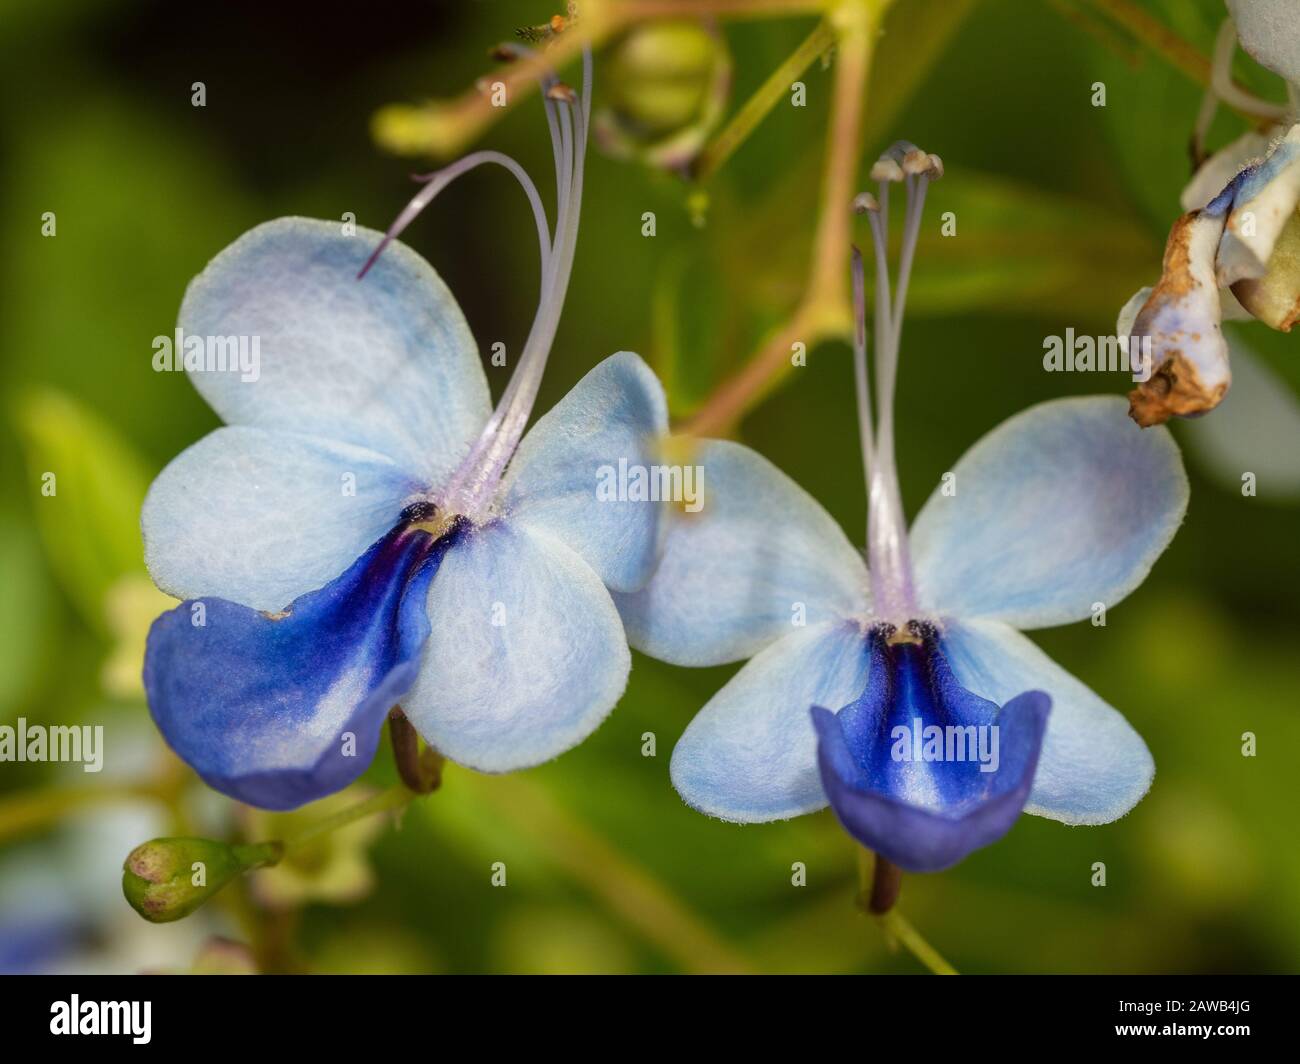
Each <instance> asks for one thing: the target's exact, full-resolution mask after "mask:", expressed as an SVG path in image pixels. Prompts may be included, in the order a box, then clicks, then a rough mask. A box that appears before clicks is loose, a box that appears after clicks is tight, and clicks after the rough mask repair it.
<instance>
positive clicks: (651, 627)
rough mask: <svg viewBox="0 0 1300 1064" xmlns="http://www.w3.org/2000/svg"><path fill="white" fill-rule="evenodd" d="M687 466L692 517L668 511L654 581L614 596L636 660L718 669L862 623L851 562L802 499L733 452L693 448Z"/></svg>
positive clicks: (863, 573)
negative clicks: (699, 484) (699, 479)
mask: <svg viewBox="0 0 1300 1064" xmlns="http://www.w3.org/2000/svg"><path fill="white" fill-rule="evenodd" d="M688 460H691V461H694V462H695V463H697V464H698V465H699V466H700V467H701V468H702V470H703V485H704V493H703V497H704V501H703V507H702V509H701V510H700V512H699V513H693V514H692V513H684V512H682V511H681V510H680V509H677V508H674V509H673V510H671V511H670V513H669V524H668V531H667V535H666V536H665V541H664V550H663V557H662V559H661V561H660V563H659V568H658V569H657V570H656V571H655V575H654V577H653V578H652V579H651V581H650V583H649V584H647V585H646V586H645V588H644V589H642V590H641V591H638V592H636V593H635V594H631V595H621V594H619V595H615V596H614V601H615V602H617V603H618V608H619V612H620V613H621V614H622V615H623V623H624V624H625V625H626V626H627V633H628V640H629V641H630V642H631V644H632V645H633V646H634V647H636V649H637V650H641V651H644V652H645V653H647V654H649V655H650V656H651V657H655V658H659V659H661V660H663V661H668V662H672V663H673V664H675V665H719V664H722V663H723V662H728V661H737V660H739V659H741V658H748V657H751V656H752V655H754V654H755V653H757V652H758V651H759V650H761V649H762V648H763V647H765V646H767V645H768V644H769V643H771V642H773V641H774V640H776V639H779V638H781V636H783V635H786V634H787V633H789V632H791V631H792V630H794V626H795V625H797V624H800V623H806V624H808V625H814V624H818V623H820V622H822V621H826V620H833V619H837V618H842V617H854V616H863V615H865V614H866V613H867V612H868V610H869V608H870V607H869V601H868V590H867V567H866V564H865V563H864V562H863V560H862V555H861V554H860V553H859V552H858V551H856V550H854V548H853V546H852V545H851V544H850V543H849V541H848V539H847V538H846V537H845V535H844V533H843V531H841V529H840V527H839V525H837V524H836V523H835V521H834V520H833V519H832V518H831V516H830V515H829V514H828V513H827V512H826V511H825V510H823V509H822V507H821V505H820V504H819V503H818V502H817V500H816V499H814V498H813V497H812V496H811V495H809V494H808V493H807V492H806V491H804V490H803V488H801V487H799V485H798V484H796V483H795V482H794V481H793V480H791V479H790V478H789V477H788V476H786V475H785V474H784V473H782V472H781V471H780V470H779V469H777V468H776V466H774V465H773V464H772V463H771V462H769V461H768V460H767V459H766V458H764V457H763V456H762V455H760V454H759V453H758V452H757V451H752V450H750V449H749V448H748V447H743V446H741V445H740V444H737V443H729V442H726V441H723V440H702V441H699V443H698V445H697V448H696V450H695V453H694V455H693V457H692V458H691V459H688ZM803 708H804V710H805V713H804V717H803V718H802V719H803V723H804V724H807V713H806V710H807V707H806V706H805V707H803Z"/></svg>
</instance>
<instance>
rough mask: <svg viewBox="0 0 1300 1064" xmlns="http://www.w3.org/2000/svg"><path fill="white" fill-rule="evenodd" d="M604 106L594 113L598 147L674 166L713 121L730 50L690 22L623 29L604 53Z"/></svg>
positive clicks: (697, 145) (691, 153)
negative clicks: (596, 113) (619, 37)
mask: <svg viewBox="0 0 1300 1064" xmlns="http://www.w3.org/2000/svg"><path fill="white" fill-rule="evenodd" d="M604 74H605V76H604V80H603V84H604V85H605V94H606V98H607V99H608V100H609V106H608V107H607V108H605V109H604V110H602V111H601V112H600V114H599V115H597V118H596V132H597V135H598V137H599V143H600V145H601V147H602V148H603V149H604V150H606V151H607V152H609V153H610V154H612V155H615V156H618V157H621V158H635V159H640V160H642V161H644V162H647V163H649V164H650V165H652V166H657V167H663V168H665V169H677V168H680V167H682V166H685V165H687V164H688V163H689V162H690V161H691V160H692V159H693V158H694V157H695V156H696V154H697V153H698V152H699V151H700V149H701V148H702V147H703V146H704V144H705V143H706V142H707V141H708V138H709V135H710V134H711V133H712V132H713V130H714V129H716V128H717V125H718V123H719V122H720V121H721V119H722V117H723V115H724V113H725V111H726V106H727V99H728V97H729V95H730V92H731V56H730V54H729V53H728V51H727V46H726V43H725V42H724V41H723V40H722V38H721V37H720V36H719V35H718V34H717V33H715V32H713V31H712V30H710V29H708V28H707V27H705V26H701V25H700V24H699V23H696V22H690V21H680V20H679V21H669V22H654V23H649V24H647V25H645V26H639V27H637V28H635V29H633V30H631V31H629V32H628V33H627V34H626V35H625V36H623V37H622V38H621V39H620V40H619V41H618V43H617V44H615V45H614V47H613V48H612V49H611V50H610V52H609V53H608V56H607V58H606V60H605V72H604Z"/></svg>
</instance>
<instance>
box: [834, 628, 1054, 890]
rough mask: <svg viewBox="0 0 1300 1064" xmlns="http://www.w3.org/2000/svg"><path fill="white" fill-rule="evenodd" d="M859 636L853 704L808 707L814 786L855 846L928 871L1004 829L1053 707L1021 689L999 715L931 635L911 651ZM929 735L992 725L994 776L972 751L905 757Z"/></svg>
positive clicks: (1029, 776) (1019, 805)
mask: <svg viewBox="0 0 1300 1064" xmlns="http://www.w3.org/2000/svg"><path fill="white" fill-rule="evenodd" d="M868 638H869V641H870V644H871V646H870V650H871V655H872V662H871V669H870V680H869V681H868V686H867V689H866V691H864V692H863V695H862V697H861V698H859V699H858V700H857V701H856V702H854V703H852V704H850V705H849V706H846V707H845V708H844V709H842V710H841V711H840V712H839V713H838V714H836V713H832V712H831V711H830V710H828V709H825V708H823V707H821V706H814V707H812V718H813V725H814V727H815V728H816V730H817V736H818V747H817V750H818V766H819V768H820V770H821V779H822V786H823V788H824V789H825V791H826V796H827V798H828V799H829V801H830V804H831V807H832V808H833V809H834V810H835V814H836V816H837V817H838V818H839V820H840V822H841V823H842V824H843V825H844V828H845V830H847V831H848V832H849V834H851V835H852V836H853V837H854V838H856V839H857V840H858V841H859V842H861V843H862V844H863V845H864V846H867V847H868V848H870V849H872V850H874V851H875V852H876V853H879V854H881V855H883V856H884V857H887V858H888V859H889V860H890V861H892V862H894V863H895V864H897V865H899V866H900V867H902V868H905V869H907V870H908V871H912V872H936V871H939V870H941V869H944V868H948V867H950V866H951V865H954V864H956V863H957V862H958V861H960V860H961V859H962V858H963V857H965V856H966V855H967V854H969V853H970V852H971V851H973V850H976V849H978V848H979V847H981V846H987V845H988V844H989V843H991V842H994V841H996V840H997V839H999V838H1001V837H1002V836H1003V835H1005V834H1006V833H1007V832H1008V831H1009V830H1010V829H1011V825H1012V824H1013V823H1014V822H1015V820H1016V818H1017V817H1018V816H1019V815H1020V812H1021V810H1022V809H1023V808H1024V805H1025V802H1026V800H1027V799H1028V797H1029V790H1030V787H1031V786H1032V784H1033V780H1034V770H1035V768H1036V767H1037V764H1038V754H1039V750H1040V749H1041V747H1042V741H1043V734H1044V731H1045V729H1046V726H1047V716H1048V713H1049V711H1050V709H1051V699H1050V698H1049V697H1048V696H1047V695H1046V694H1044V693H1043V692H1041V691H1027V692H1025V693H1023V694H1021V695H1018V696H1017V697H1016V698H1013V699H1012V700H1011V701H1009V702H1008V703H1007V704H1006V705H1005V706H1003V707H1002V708H1001V709H999V708H998V707H997V706H996V705H994V704H993V703H991V702H988V701H986V700H985V699H981V698H978V697H977V696H975V695H973V694H971V692H969V691H967V690H965V689H964V688H962V687H961V686H960V685H958V684H957V682H956V680H955V679H954V678H953V676H952V673H951V671H950V670H949V668H948V664H947V661H946V660H945V659H944V657H943V653H942V650H941V649H940V646H939V643H938V640H937V638H936V637H935V636H934V634H933V633H932V632H927V633H926V635H925V638H924V639H923V640H922V642H921V643H920V644H916V643H903V644H900V645H896V646H892V645H889V644H888V643H887V642H886V637H885V636H884V635H882V634H881V631H880V630H877V631H874V632H872V633H871V635H870V636H869V637H868ZM936 726H937V728H938V729H940V731H939V732H934V733H933V734H936V735H938V734H947V732H946V731H945V729H952V730H953V731H952V734H954V735H956V734H958V733H957V731H956V729H965V730H966V734H967V735H974V734H977V732H970V731H969V729H970V728H971V727H972V726H974V728H975V729H977V731H978V729H992V728H996V739H997V747H996V750H997V761H996V769H995V770H993V771H983V770H982V768H986V767H988V766H989V765H991V764H992V763H993V762H992V761H989V762H987V763H986V764H985V765H983V766H982V765H981V762H980V760H979V759H978V758H976V757H974V756H971V755H970V753H969V751H968V753H967V754H966V755H964V756H960V757H957V758H954V757H952V756H951V753H952V751H949V752H948V754H949V756H946V757H945V756H942V755H941V756H940V757H939V758H937V759H934V760H929V759H926V758H913V757H912V756H910V755H912V754H914V753H916V754H919V753H921V751H922V748H923V747H924V746H925V742H924V739H922V740H920V741H919V745H915V746H914V745H913V743H912V739H911V736H912V735H913V734H917V735H922V736H923V735H925V734H927V733H926V731H925V730H926V729H927V728H934V727H936ZM900 728H901V729H902V731H900V730H899V729H900ZM918 729H919V731H918ZM985 734H986V735H990V734H991V733H989V732H988V731H986V733H985ZM958 749H960V747H958ZM986 752H987V751H986Z"/></svg>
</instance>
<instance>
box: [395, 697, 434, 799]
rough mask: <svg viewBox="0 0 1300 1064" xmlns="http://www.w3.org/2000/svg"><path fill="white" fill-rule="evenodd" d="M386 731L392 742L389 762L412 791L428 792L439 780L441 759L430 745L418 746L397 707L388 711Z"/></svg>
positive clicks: (412, 730)
mask: <svg viewBox="0 0 1300 1064" xmlns="http://www.w3.org/2000/svg"><path fill="white" fill-rule="evenodd" d="M388 734H389V737H390V738H391V739H392V742H393V761H394V762H395V763H396V764H397V774H398V775H399V776H401V777H402V782H403V783H404V784H406V786H407V788H408V789H410V790H412V791H414V792H415V793H416V794H429V793H430V792H432V791H436V790H437V789H438V786H439V785H440V784H441V783H442V765H443V761H444V758H443V756H442V755H441V754H439V753H438V751H436V750H434V749H433V748H432V747H427V748H426V749H424V750H423V751H422V750H421V749H420V736H419V735H418V734H417V733H416V730H415V728H414V727H413V726H412V724H411V722H410V721H409V720H407V719H406V714H405V713H403V712H402V707H401V706H394V707H393V708H392V709H391V710H389V711H388Z"/></svg>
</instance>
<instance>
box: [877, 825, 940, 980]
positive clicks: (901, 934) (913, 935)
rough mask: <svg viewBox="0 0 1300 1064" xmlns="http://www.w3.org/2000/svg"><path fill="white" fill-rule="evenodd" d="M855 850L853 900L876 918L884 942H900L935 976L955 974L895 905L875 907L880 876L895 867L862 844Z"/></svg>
mask: <svg viewBox="0 0 1300 1064" xmlns="http://www.w3.org/2000/svg"><path fill="white" fill-rule="evenodd" d="M857 851H858V896H857V899H856V901H857V905H858V908H859V909H861V910H862V911H863V912H865V913H869V914H870V915H871V916H872V917H873V918H874V919H875V920H876V922H877V923H878V924H879V925H880V930H881V932H882V933H883V934H884V936H885V941H886V943H888V944H889V945H890V946H891V947H896V946H897V945H902V946H903V947H905V948H906V949H907V951H908V952H909V953H910V954H911V955H912V956H913V957H915V958H916V959H917V960H918V961H920V962H921V963H922V964H924V965H925V966H926V968H928V969H929V970H930V971H931V972H933V973H934V974H935V975H956V974H957V969H956V968H954V967H953V966H952V965H951V964H949V963H948V962H947V961H946V960H944V959H943V957H942V956H941V955H940V953H939V951H938V950H937V949H935V948H934V947H933V946H932V945H930V943H928V942H927V941H926V940H925V939H924V938H923V937H922V935H921V933H920V932H919V931H917V929H916V928H915V927H913V926H912V925H911V923H910V922H909V921H908V920H907V918H906V917H905V916H903V914H902V913H900V912H899V911H898V909H897V908H896V907H890V908H889V909H888V910H887V911H884V912H881V911H879V910H878V909H877V908H876V907H875V905H874V901H875V899H876V898H877V896H878V895H879V892H880V890H879V888H880V878H881V875H882V874H887V873H886V871H885V870H886V869H894V870H895V871H897V868H896V866H895V865H893V864H891V863H890V862H889V861H886V860H885V859H884V858H882V857H878V856H876V855H875V854H873V853H872V852H871V851H870V850H868V849H866V848H865V847H862V846H859V847H857ZM891 906H892V902H891Z"/></svg>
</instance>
